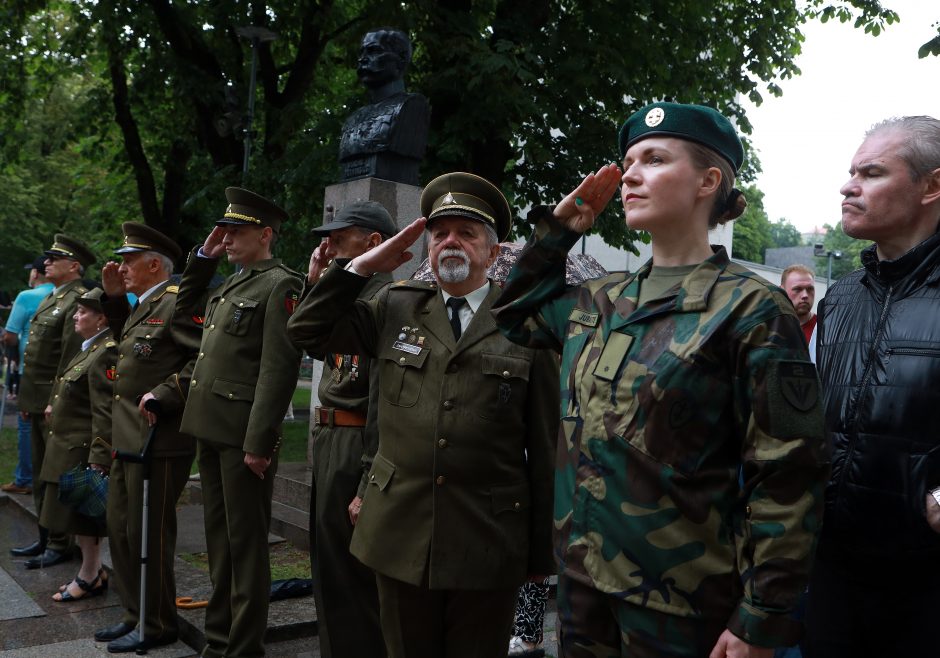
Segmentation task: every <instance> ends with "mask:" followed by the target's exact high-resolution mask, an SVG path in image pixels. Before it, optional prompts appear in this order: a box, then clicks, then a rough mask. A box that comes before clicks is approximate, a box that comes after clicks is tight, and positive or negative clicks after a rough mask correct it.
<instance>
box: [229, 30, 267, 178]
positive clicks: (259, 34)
mask: <svg viewBox="0 0 940 658" xmlns="http://www.w3.org/2000/svg"><path fill="white" fill-rule="evenodd" d="M235 33H236V34H237V35H238V36H240V37H241V38H243V39H248V41H250V42H251V77H250V78H249V82H248V116H247V117H246V122H247V125H246V126H245V134H244V135H243V137H242V139H243V140H244V142H245V147H244V158H243V159H242V183H243V184H244V182H245V180H246V179H247V178H248V160H249V158H251V139H252V134H251V133H252V128H251V124H252V121H253V120H254V118H255V84H256V81H257V70H258V46H260V45H261V44H262V43H267V42H269V41H274V40H275V39H277V32H272V31H271V30H269V29H268V28H266V27H260V26H257V25H248V26H246V27H237V28H235Z"/></svg>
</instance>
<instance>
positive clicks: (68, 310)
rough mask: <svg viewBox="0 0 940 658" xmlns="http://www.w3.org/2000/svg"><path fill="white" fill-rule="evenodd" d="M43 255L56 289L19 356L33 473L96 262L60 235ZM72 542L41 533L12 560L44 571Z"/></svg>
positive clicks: (40, 494) (37, 497) (37, 487)
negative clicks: (54, 389)
mask: <svg viewBox="0 0 940 658" xmlns="http://www.w3.org/2000/svg"><path fill="white" fill-rule="evenodd" d="M45 254H46V278H47V279H48V280H49V281H50V282H51V283H52V284H53V285H54V286H55V288H54V289H53V290H52V292H51V293H49V295H48V296H47V297H46V298H45V299H43V300H42V301H41V302H40V303H39V306H38V308H37V309H36V314H35V315H34V316H33V319H32V322H31V324H30V330H29V342H28V343H27V344H26V351H25V352H24V353H23V378H22V381H21V383H20V393H19V406H20V413H21V414H23V415H24V418H27V417H28V418H29V419H30V420H31V421H32V428H31V432H32V434H31V441H32V457H33V472H34V473H40V472H42V460H43V456H44V455H45V454H46V438H47V434H48V429H47V427H46V419H45V415H44V413H45V410H46V406H47V405H48V404H49V397H50V395H51V394H52V386H53V384H54V383H55V380H56V377H58V376H59V374H61V372H62V370H63V369H64V368H65V366H67V365H68V363H69V361H71V360H72V357H73V356H75V354H77V353H78V351H79V350H80V349H81V346H82V337H81V336H79V335H78V334H76V333H75V323H74V322H73V321H72V316H73V315H75V306H76V304H77V300H78V298H79V297H81V296H82V295H84V294H85V293H86V292H88V288H87V287H86V286H85V284H84V283H83V282H82V274H84V273H85V268H86V267H88V266H89V265H91V264H92V263H94V262H95V256H94V254H92V252H91V250H90V249H89V248H88V247H87V246H85V244H84V243H83V242H81V241H80V240H77V239H75V238H72V237H70V236H68V235H64V234H62V233H58V234H56V236H55V241H54V242H53V244H52V247H51V248H50V249H48V250H46V252H45ZM44 496H45V487H44V486H43V484H42V482H41V481H40V480H37V481H36V482H35V483H34V486H33V499H34V501H35V503H36V517H37V518H39V516H40V515H41V513H42V504H43V498H44ZM69 546H70V539H69V537H68V536H66V535H64V534H60V533H49V532H48V531H47V530H46V529H45V528H43V527H41V526H40V528H39V541H37V542H35V543H33V544H30V545H29V546H23V547H21V548H14V549H11V551H10V552H11V553H12V554H13V555H14V556H24V557H30V559H29V560H27V561H26V568H27V569H36V568H39V567H44V566H45V567H48V566H52V565H54V564H59V563H60V562H64V561H66V560H68V559H69V558H70V556H69V554H68V550H69Z"/></svg>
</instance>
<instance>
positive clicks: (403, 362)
mask: <svg viewBox="0 0 940 658" xmlns="http://www.w3.org/2000/svg"><path fill="white" fill-rule="evenodd" d="M398 363H400V364H401V365H405V364H406V363H408V359H406V358H405V357H401V358H400V359H398Z"/></svg>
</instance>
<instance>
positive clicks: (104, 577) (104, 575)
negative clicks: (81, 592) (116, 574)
mask: <svg viewBox="0 0 940 658" xmlns="http://www.w3.org/2000/svg"><path fill="white" fill-rule="evenodd" d="M98 578H100V579H101V588H103V589H108V580H109V577H108V572H107V571H106V570H105V568H104V567H101V568H100V569H98ZM73 580H78V575H77V574H76V576H75V578H73ZM91 582H92V584H94V582H95V581H91ZM71 584H72V581H69V582H67V583H65V584H64V585H60V586H59V591H60V592H64V591H66V590H67V589H68V588H69V585H71ZM78 598H84V597H81V596H80V597H78Z"/></svg>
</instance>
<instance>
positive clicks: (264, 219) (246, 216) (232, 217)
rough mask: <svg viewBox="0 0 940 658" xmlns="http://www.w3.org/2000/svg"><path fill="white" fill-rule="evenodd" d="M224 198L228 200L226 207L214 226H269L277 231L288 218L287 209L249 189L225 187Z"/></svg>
mask: <svg viewBox="0 0 940 658" xmlns="http://www.w3.org/2000/svg"><path fill="white" fill-rule="evenodd" d="M225 198H226V199H227V200H228V208H226V209H225V214H224V215H223V216H222V219H220V220H218V221H216V223H215V224H216V226H221V225H224V224H234V225H236V226H245V225H247V226H270V227H271V228H272V229H274V230H275V231H277V230H278V229H279V228H280V227H281V222H286V221H287V219H288V215H287V211H285V210H284V209H283V208H281V207H280V206H278V205H277V204H275V203H274V202H273V201H269V200H268V199H265V198H264V197H263V196H261V195H260V194H255V193H254V192H251V191H250V190H244V189H242V188H240V187H226V188H225Z"/></svg>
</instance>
